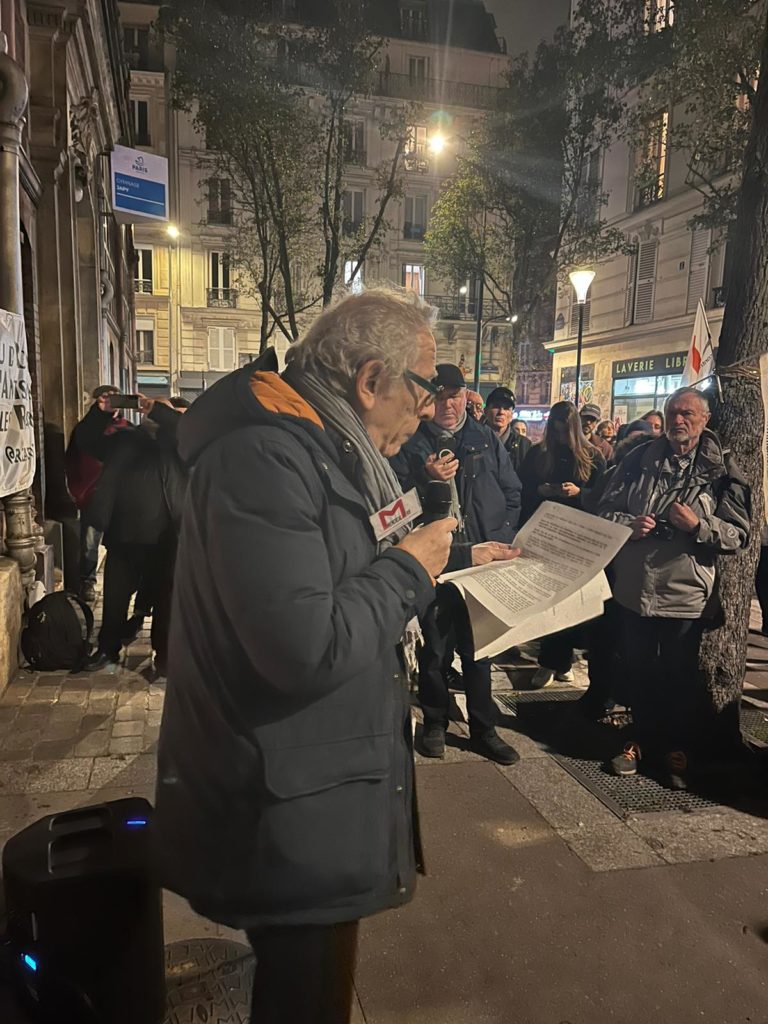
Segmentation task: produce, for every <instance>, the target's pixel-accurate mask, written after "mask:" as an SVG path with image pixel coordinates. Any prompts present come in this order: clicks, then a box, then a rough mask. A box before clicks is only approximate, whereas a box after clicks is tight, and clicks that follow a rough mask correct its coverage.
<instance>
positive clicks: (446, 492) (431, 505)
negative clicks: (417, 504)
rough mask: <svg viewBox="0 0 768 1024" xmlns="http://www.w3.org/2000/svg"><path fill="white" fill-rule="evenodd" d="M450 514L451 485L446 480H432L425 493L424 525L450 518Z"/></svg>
mask: <svg viewBox="0 0 768 1024" xmlns="http://www.w3.org/2000/svg"><path fill="white" fill-rule="evenodd" d="M450 514H451V485H450V484H449V483H448V482H447V481H444V480H430V481H429V483H428V484H427V493H426V494H425V495H424V517H423V522H424V525H425V526H426V525H427V524H429V523H436V522H437V521H438V520H439V519H448V517H449V516H450Z"/></svg>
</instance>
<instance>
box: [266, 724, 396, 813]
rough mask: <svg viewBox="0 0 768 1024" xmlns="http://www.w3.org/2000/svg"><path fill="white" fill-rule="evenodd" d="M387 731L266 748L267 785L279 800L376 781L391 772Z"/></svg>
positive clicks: (389, 737)
mask: <svg viewBox="0 0 768 1024" xmlns="http://www.w3.org/2000/svg"><path fill="white" fill-rule="evenodd" d="M391 742H392V739H391V736H390V735H389V734H388V733H387V734H381V735H378V736H356V737H353V738H351V739H344V740H337V741H336V742H332V743H319V744H317V745H311V746H304V747H281V748H279V749H271V750H262V756H263V759H264V785H265V787H266V789H267V791H268V792H269V793H270V794H271V795H272V796H274V797H277V798H278V800H291V799H293V798H294V797H298V796H309V795H310V794H311V793H321V792H323V790H326V789H333V787H334V786H342V785H344V784H345V783H347V782H364V781H370V782H376V781H379V780H381V779H385V778H386V777H387V775H389V772H390V764H389V751H390V745H391Z"/></svg>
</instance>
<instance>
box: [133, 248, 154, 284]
mask: <svg viewBox="0 0 768 1024" xmlns="http://www.w3.org/2000/svg"><path fill="white" fill-rule="evenodd" d="M135 267H136V269H135V273H134V278H133V289H134V291H137V292H144V293H145V294H146V295H151V294H152V290H153V285H152V281H153V278H152V250H151V249H136V265H135Z"/></svg>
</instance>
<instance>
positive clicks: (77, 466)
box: [65, 410, 133, 512]
mask: <svg viewBox="0 0 768 1024" xmlns="http://www.w3.org/2000/svg"><path fill="white" fill-rule="evenodd" d="M89 411H90V410H89ZM78 426H79V424H78ZM132 429H133V427H132V424H130V423H129V422H128V420H127V419H125V417H123V416H114V415H112V414H110V416H109V420H108V421H107V425H106V427H105V429H104V433H105V434H114V433H116V432H117V431H118V430H132ZM77 434H78V427H77V426H76V427H75V429H74V430H73V431H72V436H71V437H70V439H69V444H68V445H67V453H66V455H65V467H66V473H67V490H68V491H69V493H70V494H71V495H72V497H73V498H74V500H75V504H76V505H77V507H78V508H79V509H80V511H81V512H84V511H85V509H86V508H87V507H88V503H89V501H90V500H91V497H92V496H93V492H94V490H95V489H96V484H97V483H98V482H99V477H100V476H101V471H102V469H103V468H104V464H103V463H102V462H100V461H99V459H95V458H94V457H93V455H90V454H89V453H88V452H86V451H83V449H82V448H81V447H80V445H79V444H78V443H77Z"/></svg>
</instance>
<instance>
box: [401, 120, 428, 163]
mask: <svg viewBox="0 0 768 1024" xmlns="http://www.w3.org/2000/svg"><path fill="white" fill-rule="evenodd" d="M405 152H406V153H408V154H413V156H426V155H427V126H426V125H425V124H412V125H410V126H409V128H408V139H407V141H406V143H405Z"/></svg>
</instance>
